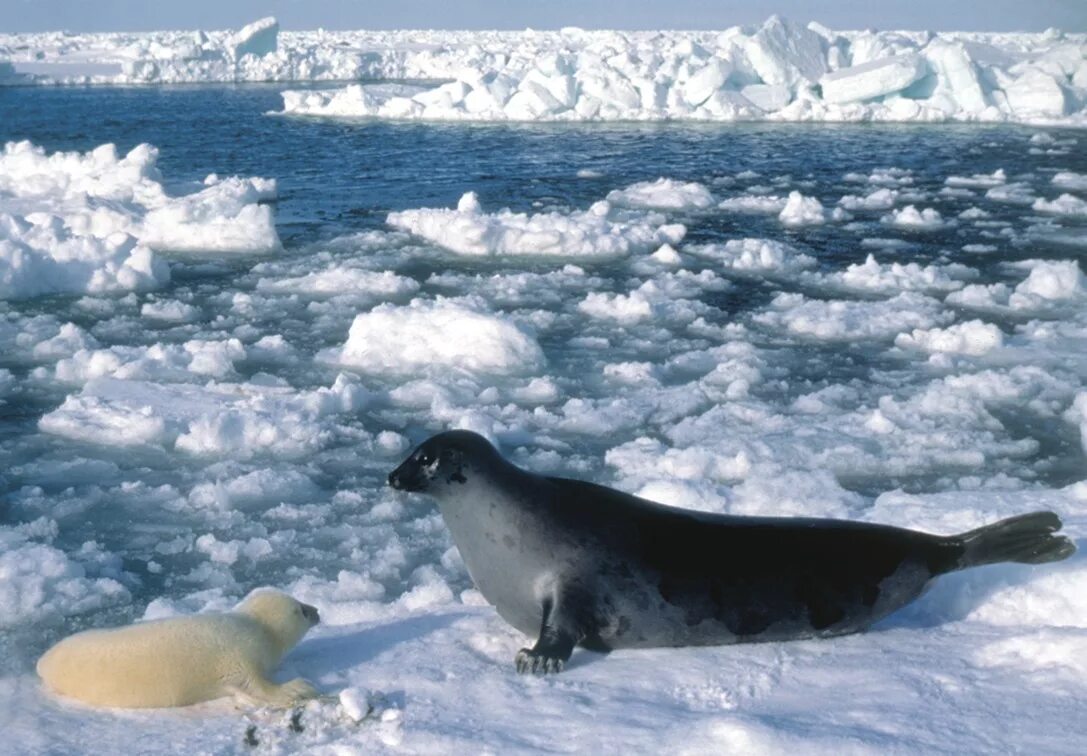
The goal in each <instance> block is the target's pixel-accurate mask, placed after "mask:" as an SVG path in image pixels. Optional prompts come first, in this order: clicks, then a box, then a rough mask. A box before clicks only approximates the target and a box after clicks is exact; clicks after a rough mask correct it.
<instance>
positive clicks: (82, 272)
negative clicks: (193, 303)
mask: <svg viewBox="0 0 1087 756" xmlns="http://www.w3.org/2000/svg"><path fill="white" fill-rule="evenodd" d="M157 158H158V151H157V150H156V149H155V148H154V147H151V146H150V145H147V144H141V145H139V146H137V147H135V148H133V149H132V150H131V151H129V152H128V154H127V155H124V156H123V157H122V156H119V155H118V154H117V150H116V148H115V147H114V146H113V145H112V144H107V145H102V146H101V147H98V148H97V149H94V150H91V151H89V152H86V153H79V152H56V153H52V154H47V153H46V152H45V150H44V149H42V148H41V147H37V146H35V145H33V144H31V143H30V142H9V143H8V144H6V145H5V147H4V151H3V154H2V155H0V299H14V298H27V297H34V296H38V295H41V294H52V293H88V294H95V293H103V292H115V291H126V290H145V289H154V288H158V287H160V286H162V285H164V284H165V283H166V282H168V281H169V278H170V273H169V269H168V267H167V265H166V263H165V261H164V260H163V259H162V258H161V257H160V256H159V255H157V254H156V252H162V251H167V252H181V251H185V252H196V253H205V252H220V253H221V252H268V251H272V250H275V249H278V248H279V244H280V243H279V237H278V235H277V234H276V230H275V223H274V218H273V213H272V209H271V207H269V206H268V205H267V204H262V203H263V202H265V201H266V200H269V199H271V198H273V197H274V196H275V182H274V181H271V180H264V179H243V178H237V177H232V178H228V179H220V178H219V177H217V176H215V175H211V176H209V177H208V178H207V180H206V181H205V182H204V184H205V186H204V188H203V189H199V190H197V191H194V192H193V193H191V194H185V195H182V196H178V197H172V196H170V195H168V194H167V193H166V191H165V189H164V188H163V185H162V176H161V175H160V173H159V171H158V169H157V167H156V162H157Z"/></svg>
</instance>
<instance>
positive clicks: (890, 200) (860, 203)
mask: <svg viewBox="0 0 1087 756" xmlns="http://www.w3.org/2000/svg"><path fill="white" fill-rule="evenodd" d="M897 200H898V192H897V191H895V190H894V189H888V188H886V187H883V188H881V189H876V190H875V191H873V192H871V193H869V194H867V195H865V196H863V197H859V196H857V195H856V194H847V195H845V196H844V197H842V198H841V199H840V200H838V204H839V205H841V206H842V207H844V208H845V209H846V210H890V209H891V208H892V207H894V206H895V202H896V201H897Z"/></svg>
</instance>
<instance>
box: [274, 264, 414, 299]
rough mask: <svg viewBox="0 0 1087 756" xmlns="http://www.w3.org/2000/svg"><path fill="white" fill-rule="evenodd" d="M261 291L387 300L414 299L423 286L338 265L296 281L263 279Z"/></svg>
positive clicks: (382, 273)
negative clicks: (407, 297) (353, 296)
mask: <svg viewBox="0 0 1087 756" xmlns="http://www.w3.org/2000/svg"><path fill="white" fill-rule="evenodd" d="M257 289H258V290H259V291H267V292H273V293H276V294H306V295H310V296H325V297H329V296H341V295H361V296H367V297H379V298H382V299H385V298H398V297H406V296H410V295H412V294H414V293H415V292H417V291H419V284H418V283H417V282H416V281H415V280H413V279H411V278H407V277H406V276H399V275H397V274H395V273H393V272H391V271H388V270H385V271H380V272H378V271H371V270H362V269H360V268H349V267H346V266H343V265H334V266H332V267H330V268H327V269H325V270H320V271H316V272H314V273H307V274H306V275H304V276H297V277H293V278H262V279H260V280H259V281H258V282H257Z"/></svg>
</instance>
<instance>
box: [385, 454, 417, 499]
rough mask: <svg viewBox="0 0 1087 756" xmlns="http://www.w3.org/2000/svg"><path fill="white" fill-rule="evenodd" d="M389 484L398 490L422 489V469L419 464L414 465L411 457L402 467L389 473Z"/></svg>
mask: <svg viewBox="0 0 1087 756" xmlns="http://www.w3.org/2000/svg"><path fill="white" fill-rule="evenodd" d="M389 485H390V486H392V487H393V488H395V489H396V490H397V491H408V492H411V491H422V490H423V489H425V488H426V485H424V481H423V476H422V471H421V470H420V469H419V467H418V465H413V464H412V462H411V460H410V459H409V460H408V461H407V462H405V463H404V464H402V465H400V467H398V468H396V469H395V470H393V471H392V472H391V473H389Z"/></svg>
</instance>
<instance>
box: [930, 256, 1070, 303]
mask: <svg viewBox="0 0 1087 756" xmlns="http://www.w3.org/2000/svg"><path fill="white" fill-rule="evenodd" d="M1018 266H1019V267H1024V268H1026V269H1028V270H1029V271H1030V273H1029V275H1028V276H1027V277H1026V279H1024V280H1023V281H1022V282H1020V283H1019V284H1018V285H1017V286H1016V287H1015V288H1014V289H1010V288H1009V287H1008V286H1007V285H1006V284H1002V283H996V284H989V285H987V286H986V285H983V284H972V285H970V286H966V287H965V288H963V289H962V290H961V291H957V292H953V293H952V294H950V295H948V297H947V301H948V302H949V303H951V304H955V305H959V306H961V307H968V308H973V309H980V310H995V311H1000V310H1016V311H1021V312H1027V313H1034V312H1038V313H1042V312H1046V311H1048V310H1052V309H1053V308H1054V307H1058V308H1059V307H1062V306H1065V305H1068V304H1071V303H1074V302H1077V301H1080V300H1082V299H1083V298H1084V297H1085V296H1087V278H1085V277H1084V275H1083V271H1081V270H1080V268H1079V265H1078V264H1077V263H1076V261H1074V260H1061V261H1054V260H1027V261H1024V262H1023V263H1020V264H1018Z"/></svg>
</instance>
